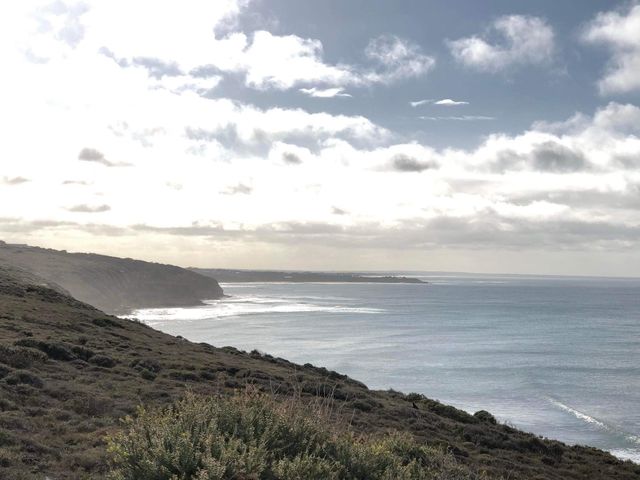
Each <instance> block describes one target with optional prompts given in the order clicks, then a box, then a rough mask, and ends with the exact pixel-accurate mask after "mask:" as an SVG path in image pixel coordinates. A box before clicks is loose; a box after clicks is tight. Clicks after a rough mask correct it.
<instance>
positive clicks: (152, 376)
mask: <svg viewBox="0 0 640 480" xmlns="http://www.w3.org/2000/svg"><path fill="white" fill-rule="evenodd" d="M443 381H446V380H445V379H443ZM247 384H252V385H254V386H255V387H256V388H261V389H263V390H265V391H267V392H274V391H275V392H279V394H281V395H290V394H292V393H293V392H298V393H299V394H300V395H301V396H302V400H303V401H305V400H312V399H313V398H316V397H317V396H322V395H331V396H332V397H333V398H334V399H335V402H336V406H337V411H338V412H340V415H342V417H343V418H344V423H345V424H349V423H350V424H351V426H352V428H353V429H354V430H355V431H356V432H383V431H389V430H399V431H404V432H409V433H411V434H412V435H414V436H415V438H416V439H417V440H418V441H420V442H425V443H427V444H429V445H435V446H441V447H443V448H447V449H449V451H451V452H452V453H453V454H454V455H455V456H456V459H457V461H458V462H460V463H461V464H462V465H463V466H467V467H468V468H469V469H470V470H472V471H486V472H487V473H488V474H489V475H490V476H491V478H499V477H500V476H502V477H504V478H509V479H510V480H516V479H550V480H551V479H553V480H569V479H585V480H586V479H590V480H592V479H624V480H631V479H638V478H640V466H638V465H634V464H631V463H629V462H626V463H624V462H621V461H619V460H617V459H616V458H614V457H613V456H611V455H609V454H608V453H605V452H602V451H599V450H596V449H593V448H586V447H569V446H566V445H564V444H562V443H560V442H555V441H549V440H543V439H540V438H538V437H536V436H534V435H530V434H526V433H523V432H520V431H517V430H515V429H513V428H511V427H509V426H506V425H500V424H495V423H493V419H492V417H491V416H490V415H489V414H486V413H484V414H480V415H477V416H473V415H469V414H467V413H465V412H462V411H460V410H456V409H455V408H452V407H449V406H446V405H443V404H440V403H438V402H435V401H433V400H429V399H427V398H425V397H422V396H419V395H414V394H412V395H404V394H401V393H398V392H393V391H388V392H386V391H371V390H369V389H367V387H366V386H364V385H363V384H361V383H360V382H357V381H355V380H352V379H349V378H347V377H346V376H344V375H340V374H338V373H335V372H331V371H327V370H326V369H323V368H317V367H314V366H312V365H304V366H300V365H295V364H292V363H290V362H288V361H286V360H284V359H279V358H273V357H271V356H268V355H264V354H261V353H259V352H252V353H245V352H240V351H238V350H236V349H234V348H231V347H225V348H215V347H213V346H210V345H206V344H195V343H191V342H188V341H186V340H184V339H181V338H176V337H172V336H170V335H167V334H164V333H161V332H158V331H156V330H153V329H152V328H150V327H147V326H145V325H143V324H140V323H138V322H134V321H130V320H126V319H120V318H116V317H112V316H109V315H106V314H104V313H102V312H101V311H99V310H97V309H95V308H93V307H91V306H89V305H86V304H84V303H81V302H79V301H77V300H75V299H73V298H71V297H69V296H68V295H65V294H64V293H63V292H61V291H56V290H53V289H51V288H49V287H47V286H43V285H42V282H41V281H39V280H38V279H37V278H35V277H31V278H24V277H23V276H21V275H19V274H16V273H15V271H14V270H13V271H9V270H8V269H1V270H0V478H10V479H15V480H19V479H31V478H33V479H39V480H43V479H44V478H45V476H46V477H48V478H49V479H53V480H60V479H76V478H91V479H100V478H104V476H105V472H106V470H107V452H106V446H105V435H107V434H109V433H111V432H115V431H117V430H119V429H120V428H121V424H120V423H119V418H121V417H122V416H124V415H128V414H133V413H134V412H135V408H136V406H137V405H139V404H141V403H144V404H147V405H162V404H166V403H168V402H170V401H172V400H174V399H176V398H179V397H181V396H182V395H184V393H185V391H186V389H187V388H188V389H190V390H192V391H193V392H194V393H203V394H207V395H212V394H227V393H231V392H233V391H235V390H237V389H241V388H243V386H244V385H247ZM413 403H415V406H416V407H417V408H414V407H413Z"/></svg>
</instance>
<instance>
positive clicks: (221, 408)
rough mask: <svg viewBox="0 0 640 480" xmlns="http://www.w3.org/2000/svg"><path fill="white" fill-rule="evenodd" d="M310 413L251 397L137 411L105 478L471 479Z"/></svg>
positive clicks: (115, 442) (402, 440) (399, 441)
mask: <svg viewBox="0 0 640 480" xmlns="http://www.w3.org/2000/svg"><path fill="white" fill-rule="evenodd" d="M310 410H311V409H310V408H309V406H308V405H303V404H301V403H297V402H295V401H287V402H281V403H278V402H276V400H275V399H274V398H273V397H268V396H265V395H260V394H252V393H250V392H249V393H245V394H240V395H236V396H234V397H231V398H224V399H222V398H221V399H211V398H203V397H198V396H195V395H193V394H188V395H187V396H186V397H185V398H184V399H183V400H181V401H179V402H178V403H176V404H175V405H174V406H172V407H169V408H165V409H162V410H145V409H144V408H140V409H139V411H138V415H137V417H136V418H130V417H129V418H127V419H126V420H125V430H124V431H123V432H121V433H120V434H117V435H116V436H114V437H112V438H111V439H110V441H109V451H110V453H111V455H112V460H113V470H112V472H111V479H112V480H134V479H135V480H171V479H178V478H179V479H181V480H191V479H193V480H222V479H250V478H251V479H274V480H276V479H280V480H330V479H334V480H342V479H345V480H346V479H354V480H356V479H362V480H365V479H366V480H376V479H386V480H391V479H399V480H402V479H404V480H413V479H431V480H435V479H444V478H447V479H448V478H451V479H456V480H463V479H470V478H473V477H471V476H470V475H469V474H468V473H467V472H466V471H465V470H464V469H463V468H462V467H461V466H459V465H457V464H455V462H454V461H453V458H452V457H451V456H449V455H447V454H445V453H443V452H442V451H440V450H437V449H433V448H429V447H425V446H422V445H419V444H417V443H416V442H415V441H414V440H413V438H412V437H410V436H409V435H400V434H391V435H387V436H384V437H381V438H374V437H356V436H354V435H353V434H351V433H349V432H346V431H338V430H335V429H331V428H330V427H329V426H328V425H329V424H330V422H329V420H330V418H329V416H328V415H327V414H326V413H323V412H322V411H320V410H319V409H316V410H315V412H313V413H312V412H311V411H310Z"/></svg>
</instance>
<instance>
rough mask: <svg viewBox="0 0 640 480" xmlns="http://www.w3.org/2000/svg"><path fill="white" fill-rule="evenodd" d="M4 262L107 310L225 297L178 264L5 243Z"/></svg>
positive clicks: (0, 254)
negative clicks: (53, 283)
mask: <svg viewBox="0 0 640 480" xmlns="http://www.w3.org/2000/svg"><path fill="white" fill-rule="evenodd" d="M0 263H6V264H9V265H13V266H15V267H19V268H21V269H23V270H26V271H28V272H31V273H32V274H35V275H38V276H39V277H42V278H43V279H45V280H47V281H50V282H55V283H56V284H58V285H60V286H61V287H62V288H64V289H66V290H68V291H69V292H70V293H71V294H72V295H73V296H74V297H75V298H77V299H79V300H81V301H83V302H86V303H89V304H91V305H94V306H96V307H98V308H100V309H101V310H104V311H107V312H113V313H116V312H117V313H125V312H127V311H129V310H131V309H134V308H151V307H167V306H183V305H184V306H187V305H197V304H198V303H200V301H201V300H205V299H213V298H219V297H221V296H222V288H220V285H218V282H216V281H215V280H214V279H212V278H210V277H205V276H203V275H198V274H197V273H195V272H191V271H189V270H186V269H184V268H180V267H176V266H173V265H163V264H159V263H150V262H143V261H140V260H132V259H130V258H116V257H109V256H106V255H96V254H87V253H67V252H66V251H59V250H51V249H47V248H38V247H29V246H26V245H11V244H7V243H4V242H0Z"/></svg>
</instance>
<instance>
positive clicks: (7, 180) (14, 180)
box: [0, 177, 30, 185]
mask: <svg viewBox="0 0 640 480" xmlns="http://www.w3.org/2000/svg"><path fill="white" fill-rule="evenodd" d="M29 181H30V180H29V179H28V178H25V177H3V178H2V180H0V183H2V184H4V185H20V184H23V183H27V182H29Z"/></svg>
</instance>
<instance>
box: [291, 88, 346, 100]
mask: <svg viewBox="0 0 640 480" xmlns="http://www.w3.org/2000/svg"><path fill="white" fill-rule="evenodd" d="M300 91H301V92H302V93H304V94H305V95H308V96H310V97H316V98H334V97H351V95H350V94H348V93H345V92H344V88H342V87H335V88H325V89H319V88H316V87H312V88H301V89H300Z"/></svg>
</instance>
